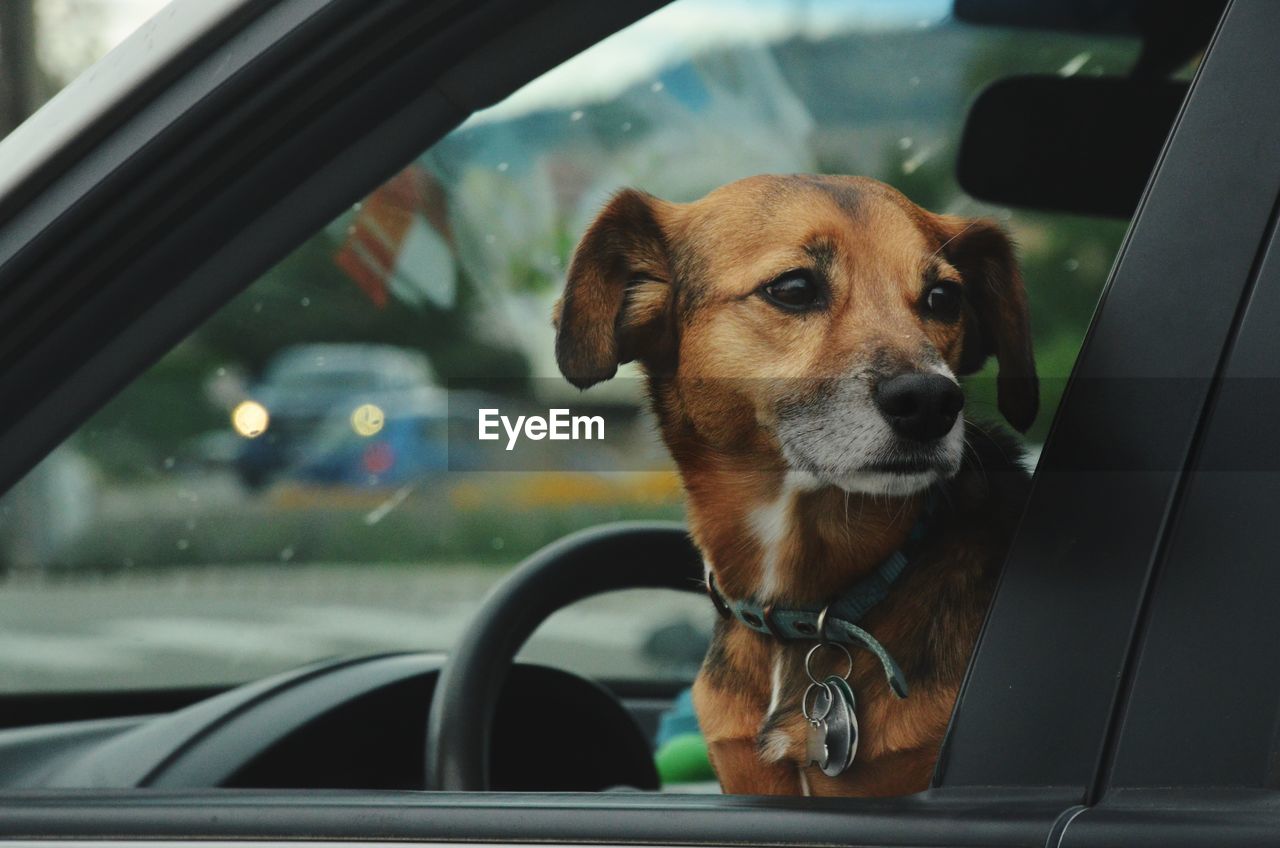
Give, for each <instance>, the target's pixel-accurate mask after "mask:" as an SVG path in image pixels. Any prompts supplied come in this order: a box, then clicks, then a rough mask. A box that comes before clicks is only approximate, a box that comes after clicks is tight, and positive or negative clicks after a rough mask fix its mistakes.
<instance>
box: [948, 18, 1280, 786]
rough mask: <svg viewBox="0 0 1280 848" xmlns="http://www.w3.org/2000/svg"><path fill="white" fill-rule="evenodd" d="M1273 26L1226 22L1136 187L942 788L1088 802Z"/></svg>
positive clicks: (1218, 351)
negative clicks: (992, 788)
mask: <svg viewBox="0 0 1280 848" xmlns="http://www.w3.org/2000/svg"><path fill="white" fill-rule="evenodd" d="M1275 11H1277V9H1276V7H1275V6H1274V5H1271V4H1267V3H1266V2H1251V0H1238V2H1236V3H1234V4H1233V5H1232V6H1231V8H1230V9H1229V10H1228V12H1227V15H1226V16H1225V18H1224V19H1223V23H1222V25H1221V28H1220V30H1219V32H1218V34H1217V36H1216V37H1215V40H1214V42H1213V44H1212V46H1211V48H1210V50H1209V52H1208V55H1207V57H1206V59H1205V61H1204V63H1203V65H1202V67H1201V69H1200V72H1199V74H1198V76H1197V78H1196V80H1195V82H1194V83H1193V85H1192V89H1191V92H1190V94H1189V95H1188V98H1187V101H1186V103H1185V104H1184V107H1183V110H1182V113H1181V114H1180V116H1179V118H1178V121H1177V123H1176V125H1175V127H1174V130H1173V132H1172V135H1171V137H1170V140H1169V142H1168V144H1167V145H1166V148H1165V150H1164V153H1163V154H1162V156H1161V160H1160V162H1159V164H1158V165H1157V170H1156V172H1155V174H1154V175H1153V177H1152V180H1151V183H1150V184H1149V186H1148V188H1147V192H1146V195H1145V197H1144V199H1143V202H1142V204H1141V206H1140V208H1139V212H1138V216H1137V218H1136V219H1135V221H1134V223H1133V225H1132V227H1131V228H1130V232H1129V234H1128V236H1127V239H1126V242H1125V244H1124V246H1123V247H1122V249H1121V253H1120V256H1119V257H1118V259H1117V262H1116V266H1115V268H1114V269H1113V272H1112V277H1111V280H1110V282H1109V284H1108V287H1107V289H1106V292H1105V294H1104V298H1103V302H1102V304H1101V305H1100V306H1099V309H1098V312H1097V313H1096V315H1095V319H1094V322H1093V325H1092V327H1091V329H1090V332H1089V335H1088V338H1087V340H1086V342H1085V345H1084V349H1083V351H1082V353H1081V355H1080V358H1079V360H1078V361H1077V363H1076V367H1075V370H1074V372H1073V374H1072V378H1071V382H1070V383H1069V385H1068V389H1067V393H1066V396H1065V397H1064V400H1063V403H1062V405H1061V407H1060V410H1059V413H1058V417H1057V419H1056V420H1055V422H1054V426H1053V428H1052V431H1051V433H1050V436H1049V439H1048V441H1047V442H1046V446H1045V451H1044V453H1043V455H1042V456H1041V459H1040V465H1039V469H1038V471H1037V474H1036V479H1035V483H1034V486H1033V491H1032V495H1031V499H1030V502H1029V504H1028V507H1027V510H1026V513H1025V515H1024V518H1023V521H1022V524H1021V526H1020V527H1019V531H1018V535H1017V538H1016V539H1015V540H1014V544H1013V547H1012V550H1011V552H1010V555H1009V559H1008V561H1007V563H1006V566H1005V571H1004V574H1003V577H1002V580H1001V583H1000V586H999V588H998V590H997V593H996V598H995V602H994V604H993V607H992V610H991V614H990V616H989V618H988V621H987V626H986V628H985V630H984V632H983V636H982V639H981V641H980V643H979V645H978V649H977V651H976V654H975V658H974V661H973V664H972V666H971V668H970V673H969V677H968V679H967V681H966V683H965V686H964V689H963V691H962V694H961V698H960V701H959V704H958V706H957V709H956V714H955V717H954V720H953V723H952V730H951V733H950V735H949V736H948V740H947V744H946V747H945V750H944V756H943V758H942V760H941V762H940V765H939V771H938V783H939V785H942V786H989V785H997V786H1000V785H1047V786H1061V787H1075V788H1076V791H1077V792H1078V793H1079V794H1078V796H1077V797H1078V799H1079V800H1080V801H1085V799H1086V798H1087V797H1088V796H1089V793H1090V790H1091V788H1092V787H1093V786H1094V783H1095V780H1096V779H1097V776H1098V770H1099V767H1100V763H1101V762H1102V761H1103V758H1104V756H1105V751H1106V746H1107V739H1108V729H1109V727H1110V725H1111V722H1112V720H1113V717H1114V715H1115V714H1116V710H1117V705H1118V701H1119V698H1120V696H1121V694H1122V692H1123V683H1124V675H1125V668H1126V663H1127V662H1128V658H1129V652H1130V645H1131V643H1132V641H1133V639H1134V637H1135V627H1136V620H1137V617H1138V615H1139V612H1140V610H1141V607H1142V604H1143V602H1144V598H1145V596H1146V592H1147V590H1148V586H1149V582H1150V580H1151V575H1152V567H1153V562H1154V558H1155V554H1156V551H1157V547H1158V545H1159V542H1160V539H1161V538H1162V536H1163V534H1164V533H1165V531H1166V529H1167V522H1168V518H1169V514H1170V510H1171V509H1172V507H1173V504H1174V500H1175V497H1176V493H1177V490H1178V486H1179V484H1180V480H1181V477H1182V473H1183V472H1182V470H1183V468H1184V467H1185V465H1186V462H1187V460H1188V457H1189V455H1190V452H1191V450H1192V446H1193V443H1194V439H1195V436H1196V433H1197V430H1198V428H1199V426H1200V422H1201V420H1202V416H1203V414H1204V410H1205V407H1206V404H1207V403H1208V400H1209V392H1210V389H1211V386H1212V384H1213V381H1214V379H1215V377H1216V375H1217V369H1218V366H1219V362H1220V359H1221V356H1222V351H1223V349H1224V347H1225V345H1226V344H1227V342H1228V340H1229V338H1230V335H1231V333H1232V332H1233V328H1234V321H1235V316H1236V314H1237V309H1238V307H1239V304H1240V302H1241V298H1242V297H1243V296H1244V294H1245V292H1246V291H1247V288H1248V285H1249V280H1250V279H1251V274H1252V272H1253V263H1254V261H1255V257H1256V255H1257V252H1258V246H1259V244H1260V243H1261V242H1262V240H1263V238H1264V236H1265V235H1266V233H1267V229H1268V227H1269V226H1270V215H1271V211H1272V205H1273V203H1274V200H1275V197H1276V191H1277V186H1280V159H1277V158H1276V157H1274V156H1270V157H1269V158H1267V157H1264V156H1262V155H1260V152H1261V151H1268V152H1269V151H1271V150H1273V149H1274V145H1272V144H1271V143H1270V139H1271V137H1272V134H1273V132H1274V128H1275V126H1276V116H1275V113H1276V104H1275V101H1274V97H1273V96H1272V95H1273V92H1272V91H1271V88H1272V85H1271V81H1272V80H1274V79H1275V78H1276V76H1277V72H1278V70H1280V68H1278V65H1280V56H1278V55H1277V54H1276V53H1275V51H1274V50H1273V49H1272V45H1271V44H1270V42H1269V41H1268V40H1267V39H1266V37H1265V36H1264V35H1263V34H1264V33H1265V32H1267V31H1268V26H1270V25H1271V22H1272V18H1273V17H1274V13H1275ZM1264 101H1266V105H1265V106H1264V105H1263V103H1264ZM1208 281H1212V289H1211V291H1212V296H1210V294H1209V293H1208V292H1209V291H1210V290H1208V289H1206V286H1208V285H1210V283H1209V282H1208ZM1193 305H1194V306H1193ZM1049 728H1051V730H1048V729H1049Z"/></svg>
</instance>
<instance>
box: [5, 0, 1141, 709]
mask: <svg viewBox="0 0 1280 848" xmlns="http://www.w3.org/2000/svg"><path fill="white" fill-rule="evenodd" d="M1135 56H1136V46H1135V44H1134V43H1132V42H1131V41H1128V40H1124V39H1118V38H1102V37H1097V36H1090V37H1085V36H1075V35H1068V34H1062V33H1036V32H1028V31H1005V30H998V29H989V28H975V27H970V26H964V25H961V24H959V23H957V22H955V21H954V20H952V19H951V17H950V15H949V3H947V2H944V0H848V2H837V0H822V1H821V2H801V0H795V1H794V2H768V3H757V2H754V0H752V2H747V0H737V1H736V2H735V0H678V2H675V3H673V4H671V5H670V6H667V7H665V8H663V9H662V10H660V11H658V12H656V13H654V14H653V15H651V16H649V17H648V18H646V19H644V20H642V21H640V22H638V23H637V24H635V25H634V26H632V27H630V28H628V29H626V30H624V31H622V32H620V33H618V34H617V35H615V36H613V37H611V38H610V39H608V40H606V41H605V42H603V43H601V44H600V45H597V46H596V47H594V48H592V49H591V50H588V51H587V52H585V53H584V54H582V55H580V56H578V57H576V58H575V59H573V60H571V61H569V62H567V63H566V64H564V65H562V66H561V67H559V68H557V69H555V70H553V71H551V72H550V73H548V74H546V75H545V76H543V77H542V78H541V79H538V80H536V81H534V82H533V83H531V84H529V85H528V86H526V87H525V88H523V89H522V90H521V91H519V92H517V93H516V94H514V95H513V96H511V97H509V98H508V99H506V100H505V101H503V102H501V103H499V104H498V105H496V106H494V107H492V108H491V109H488V110H485V111H484V112H481V113H479V114H477V115H474V116H473V117H472V118H471V119H470V120H468V121H467V122H466V123H465V124H463V125H462V126H461V127H459V128H458V129H456V130H455V131H453V132H452V133H450V134H449V135H448V136H447V137H445V138H444V139H443V140H441V141H440V142H439V143H437V144H436V145H434V146H433V147H432V148H431V149H429V150H427V151H425V152H424V153H423V154H422V155H421V156H419V157H418V158H417V159H416V160H415V161H413V162H410V163H405V167H404V168H403V169H402V170H401V171H400V172H399V173H398V174H397V175H396V176H395V177H394V178H393V179H391V180H390V181H388V182H387V183H386V184H385V185H383V186H382V187H380V188H378V189H377V190H375V191H373V192H372V193H370V194H369V195H368V196H367V197H366V198H364V199H363V200H362V201H361V202H360V203H357V204H355V205H354V206H353V207H351V208H350V209H349V210H347V211H346V212H345V213H344V214H342V215H341V216H339V217H338V218H337V219H335V220H334V221H333V222H331V224H330V225H329V226H327V227H325V228H324V229H323V230H321V231H319V232H317V233H315V234H314V235H313V237H312V238H310V239H309V240H308V241H307V242H306V243H305V244H303V245H301V246H300V247H299V248H298V249H297V250H296V251H295V252H294V253H292V254H291V255H290V256H289V257H288V258H287V259H285V260H284V261H283V262H281V263H280V264H279V265H277V266H276V267H275V268H273V269H272V270H271V271H270V272H269V273H267V274H266V275H264V276H263V277H262V278H261V279H259V280H257V281H256V282H254V283H253V284H252V285H250V286H249V287H248V288H247V289H246V290H245V291H244V292H243V293H242V294H241V295H240V296H238V297H237V298H235V299H234V300H233V301H232V302H230V303H228V304H227V305H226V306H225V307H224V308H222V309H221V310H220V311H219V312H218V313H217V314H215V315H214V316H213V317H212V318H210V319H209V320H208V321H207V323H206V324H205V325H204V326H202V327H201V328H199V329H198V330H197V331H196V332H195V333H193V334H192V335H191V336H190V337H189V338H188V339H186V340H185V341H184V342H182V343H181V344H180V345H178V346H177V347H176V348H175V349H173V350H172V351H171V352H170V353H169V354H168V355H167V356H166V357H165V358H164V359H163V360H162V361H160V362H159V363H157V364H156V365H155V366H154V367H153V368H151V369H150V370H149V371H148V372H147V373H146V374H144V375H142V376H140V377H139V378H138V379H137V380H136V381H135V382H134V383H133V384H132V385H130V386H129V387H127V388H126V389H125V390H124V391H122V392H121V393H120V394H119V395H118V396H117V397H116V398H115V399H114V400H113V401H112V402H111V403H110V404H108V405H107V406H106V407H105V408H103V409H102V410H101V411H99V412H98V413H97V414H96V415H95V416H94V417H93V419H92V420H91V421H89V422H88V423H87V424H86V425H85V426H84V427H83V428H82V429H81V430H80V431H79V432H77V433H76V434H75V435H74V436H73V437H71V438H70V439H68V440H67V441H66V442H65V443H64V444H63V445H62V446H61V447H60V448H59V449H57V450H56V451H55V452H54V453H53V454H51V455H50V456H49V457H48V459H47V460H46V461H45V462H43V463H42V464H41V465H40V466H39V467H38V468H37V469H36V470H35V471H33V472H32V473H31V474H30V475H29V476H28V477H27V478H26V479H25V480H23V481H22V482H21V483H20V484H18V486H16V487H15V488H14V489H13V490H12V491H10V492H9V493H8V494H7V495H5V496H4V498H3V499H0V568H2V569H3V570H4V572H5V573H6V575H7V578H8V579H7V581H6V582H5V583H4V584H3V590H0V690H3V691H7V692H20V691H50V690H91V689H128V688H147V687H175V686H186V685H222V684H230V683H237V682H241V681H245V680H249V679H252V678H255V677H259V676H262V675H264V674H267V673H271V672H275V671H279V670H283V669H286V668H290V667H293V666H296V665H298V664H299V663H303V662H307V661H311V660H315V659H318V658H322V657H331V656H347V655H356V654H365V653H370V652H376V651H386V650H422V649H426V650H448V649H449V648H450V646H451V645H452V644H453V643H454V641H455V640H456V638H457V637H458V635H459V633H460V631H461V629H462V628H463V627H464V625H465V624H466V623H467V621H468V620H469V619H470V617H471V616H472V614H473V613H474V611H475V610H476V608H477V606H478V604H479V603H480V601H481V599H482V598H483V597H484V595H485V593H486V592H487V591H488V590H489V589H490V588H491V587H492V586H493V585H494V583H495V582H496V581H498V580H500V579H501V578H502V577H503V575H504V574H505V573H506V572H507V571H508V570H509V569H510V568H511V567H512V566H513V565H514V564H515V563H517V562H518V561H519V560H520V559H521V558H522V557H524V556H527V555H528V554H530V553H531V552H533V551H535V550H537V549H538V548H539V547H540V546H542V545H545V544H548V543H550V542H553V541H555V540H556V539H559V538H561V537H563V536H564V535H565V534H567V533H570V532H573V531H575V530H579V529H583V528H587V527H591V526H595V525H598V524H601V523H605V522H609V521H616V520H622V519H665V520H674V521H680V520H683V508H682V492H681V488H680V482H679V479H678V478H677V476H676V475H675V473H674V471H673V468H672V465H671V462H670V460H669V458H668V456H667V453H666V451H665V449H664V447H663V445H662V444H661V442H660V440H659V438H658V436H657V433H656V428H655V426H654V422H653V420H652V418H651V416H650V414H649V412H648V409H647V406H646V404H645V399H644V396H643V391H642V389H641V386H640V384H639V381H638V380H636V379H634V377H635V373H634V372H628V373H626V374H624V375H623V377H624V378H623V379H618V380H614V381H611V382H610V383H608V384H604V385H602V386H600V387H598V388H595V389H592V390H591V391H590V392H588V393H586V394H580V393H579V392H578V391H577V390H576V389H574V388H573V387H572V386H570V385H569V384H568V383H566V382H565V381H564V380H563V378H561V377H560V375H559V373H558V371H557V369H556V366H555V358H554V330H553V328H552V325H551V315H552V312H553V308H554V304H555V301H556V298H557V296H558V294H559V292H560V290H561V289H562V287H563V282H564V275H565V271H566V268H567V265H568V262H569V259H570V257H571V255H572V251H573V248H574V246H575V244H576V242H577V240H578V238H579V237H580V236H581V234H582V232H583V230H584V229H585V227H586V226H587V224H588V222H589V221H590V220H591V219H592V217H594V215H595V214H596V213H597V212H598V211H599V209H600V208H601V206H602V204H603V203H604V202H605V201H606V200H607V199H608V198H609V197H610V195H611V194H612V193H614V192H616V191H617V190H618V189H620V188H622V187H624V186H637V187H640V188H642V189H644V190H646V191H649V192H652V193H653V194H655V195H658V196H661V197H664V198H667V199H670V200H675V201H683V200H690V199H693V198H696V197H699V196H701V195H702V194H704V193H706V192H707V191H709V190H711V189H713V188H715V187H716V186H718V185H721V184H723V183H726V182H729V181H731V180H734V179H737V178H739V177H743V176H747V175H751V174H758V173H797V172H817V173H842V174H865V175H868V176H872V177H876V178H878V179H882V180H884V181H887V182H889V183H891V184H893V185H895V186H897V187H898V188H900V189H901V190H902V191H904V192H905V193H906V194H907V195H908V196H909V197H911V198H912V199H913V200H914V201H915V202H917V203H919V204H921V205H923V206H925V207H927V208H930V209H933V210H936V211H940V212H949V213H955V214H965V215H978V214H985V215H991V216H994V217H996V218H998V219H999V220H1000V221H1001V222H1002V223H1003V224H1005V225H1006V226H1008V227H1009V228H1010V229H1011V230H1012V231H1013V233H1014V235H1015V237H1016V239H1017V241H1018V243H1019V245H1020V259H1021V262H1022V266H1023V268H1024V271H1025V274H1026V277H1027V280H1028V287H1029V291H1030V297H1031V301H1032V314H1033V316H1034V318H1035V320H1034V322H1033V323H1034V330H1035V346H1036V356H1037V359H1038V360H1039V363H1040V369H1041V373H1042V375H1043V376H1044V377H1047V378H1048V379H1046V380H1045V383H1044V385H1045V398H1044V412H1043V414H1042V415H1041V416H1040V419H1039V421H1040V423H1039V424H1037V428H1036V429H1035V430H1033V431H1032V433H1031V434H1030V436H1031V440H1032V443H1033V447H1034V443H1035V442H1037V441H1038V440H1040V439H1042V438H1043V436H1044V433H1045V432H1046V431H1047V427H1048V425H1049V422H1050V421H1051V420H1052V412H1053V409H1054V407H1055V405H1056V403H1057V401H1058V395H1059V393H1060V391H1061V384H1062V380H1061V379H1054V378H1064V377H1065V376H1066V375H1067V374H1068V373H1069V372H1070V369H1071V366H1072V363H1073V362H1074V359H1075V356H1076V353H1077V351H1078V350H1079V347H1080V344H1081V340H1082V338H1083V335H1084V331H1085V328H1086V326H1087V323H1088V320H1089V317H1090V315H1091V314H1092V311H1093V309H1094V306H1095V304H1096V302H1097V297H1098V294H1099V292H1100V290H1101V286H1102V283H1103V281H1104V279H1105V277H1106V273H1107V270H1108V268H1109V266H1110V263H1111V261H1112V258H1113V256H1114V255H1115V251H1116V249H1117V248H1118V246H1119V242H1120V238H1121V236H1122V235H1123V231H1124V222H1120V221H1105V220H1094V219H1084V218H1077V217H1070V216H1065V215H1049V214H1040V213H1032V212H1024V211H1014V210H1008V209H1001V208H992V207H989V206H984V205H982V204H980V203H978V202H976V201H974V200H973V199H971V198H968V197H966V196H965V195H964V194H963V193H962V192H961V190H960V189H959V187H958V186H957V184H956V182H955V177H954V162H955V152H956V149H957V145H958V140H959V134H960V130H961V127H962V124H963V119H964V114H965V110H966V107H967V104H968V103H969V102H970V101H971V100H972V98H973V97H974V95H975V94H976V92H977V91H978V90H980V89H981V88H982V86H983V85H985V84H986V83H987V82H989V81H991V80H993V79H997V78H1000V77H1003V76H1006V75H1009V74H1014V73H1026V72H1045V73H1055V74H1067V75H1069V74H1101V73H1105V72H1108V71H1111V72H1122V71H1123V70H1124V69H1125V68H1127V67H1128V65H1129V64H1130V63H1131V62H1132V61H1133V59H1134V57H1135ZM982 382H983V383H985V384H988V387H989V384H992V383H993V382H994V381H990V380H986V381H982ZM979 391H981V389H980V390H979ZM971 402H972V403H973V404H974V405H975V406H976V407H979V408H981V407H982V406H983V405H985V406H986V407H987V408H994V405H995V404H994V396H993V395H992V396H984V395H981V394H979V395H978V396H975V397H972V398H971ZM570 406H571V407H572V409H573V412H574V414H575V416H580V419H581V420H578V419H577V418H575V419H574V420H572V421H569V422H568V423H567V424H566V426H567V427H570V428H571V429H572V428H576V427H579V426H580V427H581V428H583V432H586V433H590V432H592V431H591V427H592V426H594V425H593V423H592V422H593V421H594V420H595V419H596V418H599V419H601V420H604V421H607V422H608V428H609V429H608V438H605V439H599V440H596V439H590V438H588V439H586V440H578V441H571V442H561V441H555V440H553V439H551V438H539V437H533V438H532V439H526V440H525V441H523V442H521V444H520V449H519V450H512V449H509V448H508V445H509V444H511V442H512V440H513V438H514V437H509V436H508V435H507V431H506V430H504V429H503V424H502V422H501V421H499V420H498V419H497V418H494V419H493V421H492V422H491V424H492V428H493V429H492V432H493V433H494V434H496V435H495V436H494V438H493V440H481V439H478V438H477V425H479V429H480V431H481V432H483V431H484V427H485V417H484V416H485V411H486V410H501V412H502V414H503V415H504V416H507V417H509V418H510V419H512V420H514V419H515V417H517V416H523V417H524V420H526V421H527V420H530V418H531V417H539V416H541V417H545V418H549V419H554V411H555V410H557V409H561V408H568V407H570ZM552 423H553V424H554V422H552ZM525 432H526V433H529V432H530V431H528V430H526V431H525ZM482 438H483V437H482ZM607 566H608V564H607V563H602V564H601V567H607ZM713 618H714V611H713V609H712V607H711V605H710V603H709V602H708V601H707V600H706V598H705V597H702V596H699V595H697V594H695V593H674V592H656V591H655V592H648V591H637V592H628V593H620V594H617V595H610V596H605V597H601V598H596V599H593V600H590V601H587V602H584V603H582V604H579V605H576V606H574V607H571V608H568V609H565V610H562V611H561V612H560V613H558V614H557V615H556V616H554V617H553V618H552V619H551V620H550V621H549V622H548V623H547V624H546V626H545V627H544V628H543V629H542V631H540V633H539V634H538V635H537V636H536V637H535V638H534V640H533V642H532V643H531V644H530V645H529V646H528V648H527V650H526V654H525V656H526V657H528V658H533V659H539V660H544V661H548V662H552V663H554V664H557V665H560V666H563V667H568V668H570V669H572V670H574V671H577V672H579V673H584V674H587V675H590V676H593V677H597V678H609V679H628V680H642V681H668V680H673V681H687V680H689V679H691V678H692V676H693V674H694V672H695V671H696V669H697V667H698V664H699V662H700V660H701V657H702V655H703V652H704V651H705V647H706V644H707V639H708V637H709V633H710V629H711V626H712V622H713Z"/></svg>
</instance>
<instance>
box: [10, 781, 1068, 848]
mask: <svg viewBox="0 0 1280 848" xmlns="http://www.w3.org/2000/svg"><path fill="white" fill-rule="evenodd" d="M1066 805H1067V804H1066V802H1065V801H1064V799H1063V797H1062V795H1061V794H1060V793H1056V794H1055V793H1051V792H1043V791H1027V792H972V791H949V792H944V791H934V792H931V793H927V794H925V795H918V796H913V797H908V798H893V799H849V798H843V799H842V798H789V799H784V798H752V797H746V796H718V795H652V794H644V793H603V794H591V795H548V794H541V793H521V794H501V793H484V794H475V793H472V794H456V793H416V792H383V793H365V792H257V791H250V790H220V791H216V792H188V793H174V792H165V791H159V790H156V791H152V792H147V793H145V794H139V793H136V792H108V793H102V792H98V793H93V794H92V795H87V794H80V795H76V794H69V793H39V792H25V793H14V794H11V795H5V796H0V837H4V838H18V837H35V836H38V837H42V838H58V837H93V838H111V837H124V838H145V839H155V838H163V837H185V838H204V839H213V838H257V839H271V838H291V839H298V838H307V839H313V840H316V839H377V840H386V841H400V840H408V839H420V840H427V841H451V840H454V841H467V842H500V843H536V842H551V843H566V842H569V843H606V844H628V845H637V844H650V845H750V846H766V845H841V846H850V848H852V847H853V846H891V845H901V846H923V845H932V846H944V845H945V846H952V848H965V846H986V848H1002V846H1020V848H1041V846H1043V845H1044V844H1045V838H1046V836H1047V834H1048V833H1049V831H1050V828H1051V827H1052V826H1053V823H1054V821H1055V820H1056V819H1057V818H1058V815H1059V813H1060V812H1061V810H1062V809H1063V808H1064V807H1065V806H1066Z"/></svg>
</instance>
